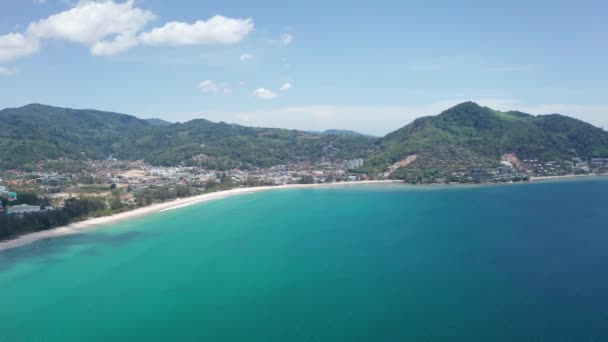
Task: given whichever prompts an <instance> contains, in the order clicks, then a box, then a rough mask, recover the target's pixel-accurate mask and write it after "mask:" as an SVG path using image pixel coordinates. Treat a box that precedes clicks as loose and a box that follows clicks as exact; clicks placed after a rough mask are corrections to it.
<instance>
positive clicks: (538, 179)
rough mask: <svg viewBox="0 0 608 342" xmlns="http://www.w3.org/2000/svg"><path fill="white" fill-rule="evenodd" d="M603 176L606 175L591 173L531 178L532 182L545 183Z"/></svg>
mask: <svg viewBox="0 0 608 342" xmlns="http://www.w3.org/2000/svg"><path fill="white" fill-rule="evenodd" d="M602 176H605V175H602V174H594V173H590V174H584V175H565V176H542V177H530V182H535V181H544V180H551V179H555V180H558V179H567V178H582V177H602Z"/></svg>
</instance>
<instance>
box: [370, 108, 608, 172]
mask: <svg viewBox="0 0 608 342" xmlns="http://www.w3.org/2000/svg"><path fill="white" fill-rule="evenodd" d="M377 144H378V149H379V152H378V153H377V154H375V155H374V156H372V157H371V158H370V159H368V160H367V162H366V167H365V168H364V169H362V171H368V172H373V171H382V170H383V169H384V168H385V167H386V166H387V165H391V164H394V163H396V162H398V161H400V160H402V159H404V158H406V157H407V156H408V155H418V154H426V155H429V154H430V155H432V153H429V152H432V151H433V150H434V149H437V148H438V147H442V149H443V150H445V149H446V148H447V149H449V148H454V147H457V149H458V151H459V152H458V153H460V154H470V155H472V156H475V157H476V158H481V159H488V160H494V161H497V160H498V159H499V158H500V156H501V155H503V154H504V153H515V154H516V155H517V156H518V157H519V158H520V159H526V158H529V159H541V160H564V159H570V158H573V157H581V158H583V159H587V158H591V157H602V156H608V132H606V131H604V130H603V129H601V128H598V127H594V126H592V125H590V124H588V123H585V122H583V121H580V120H577V119H573V118H570V117H567V116H563V115H559V114H551V115H538V116H534V115H529V114H525V113H521V112H500V111H496V110H492V109H490V108H487V107H481V106H479V105H477V104H475V103H473V102H465V103H462V104H459V105H457V106H454V107H452V108H450V109H448V110H446V111H444V112H442V113H441V114H439V115H437V116H428V117H422V118H419V119H416V120H414V121H413V122H412V123H411V124H409V125H407V126H405V127H403V128H401V129H398V130H397V131H394V132H392V133H390V134H388V135H386V136H385V137H383V138H382V139H380V140H379V141H378V142H377ZM454 154H456V153H454ZM449 156H450V154H449V153H447V155H445V156H444V157H448V158H449Z"/></svg>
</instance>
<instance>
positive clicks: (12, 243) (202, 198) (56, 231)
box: [0, 180, 403, 251]
mask: <svg viewBox="0 0 608 342" xmlns="http://www.w3.org/2000/svg"><path fill="white" fill-rule="evenodd" d="M383 183H403V182H401V181H392V180H387V181H358V182H340V183H325V184H288V185H279V186H259V187H251V188H236V189H232V190H225V191H218V192H212V193H208V194H203V195H198V196H193V197H188V198H180V199H175V200H172V201H168V202H164V203H158V204H153V205H150V206H147V207H143V208H138V209H134V210H130V211H126V212H123V213H120V214H116V215H111V216H103V217H98V218H94V219H90V220H86V221H80V222H75V223H72V224H70V225H67V226H63V227H57V228H53V229H48V230H43V231H40V232H35V233H29V234H25V235H21V236H19V237H16V238H14V239H11V240H6V241H0V251H3V250H7V249H11V248H16V247H20V246H24V245H28V244H30V243H33V242H36V241H39V240H44V239H50V238H54V237H59V236H65V235H72V234H77V233H82V232H85V231H89V230H91V229H96V228H103V227H104V226H107V225H109V224H111V223H115V222H118V221H121V220H127V219H131V218H134V217H139V216H144V215H150V214H153V213H157V212H162V211H166V210H173V209H178V208H183V207H186V206H190V205H193V204H198V203H202V202H207V201H212V200H217V199H222V198H226V197H232V196H237V195H243V194H250V193H254V192H260V191H268V190H281V189H298V188H319V187H337V186H345V185H361V184H383Z"/></svg>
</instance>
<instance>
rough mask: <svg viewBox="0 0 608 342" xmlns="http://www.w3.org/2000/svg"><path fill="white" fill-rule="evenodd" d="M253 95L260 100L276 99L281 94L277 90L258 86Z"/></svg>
mask: <svg viewBox="0 0 608 342" xmlns="http://www.w3.org/2000/svg"><path fill="white" fill-rule="evenodd" d="M251 95H253V97H255V98H257V99H260V100H274V99H276V98H277V97H278V96H279V94H277V93H276V92H274V91H272V90H268V89H265V88H258V89H256V90H254V91H253V93H252V94H251Z"/></svg>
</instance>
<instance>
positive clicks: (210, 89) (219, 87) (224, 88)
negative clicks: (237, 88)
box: [198, 80, 232, 95]
mask: <svg viewBox="0 0 608 342" xmlns="http://www.w3.org/2000/svg"><path fill="white" fill-rule="evenodd" d="M198 87H199V89H200V90H201V91H202V92H203V93H211V94H213V95H217V94H224V95H229V94H232V89H231V88H230V85H229V84H228V83H226V82H222V83H219V84H218V83H215V82H213V81H212V80H204V81H202V82H201V83H199V85H198Z"/></svg>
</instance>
